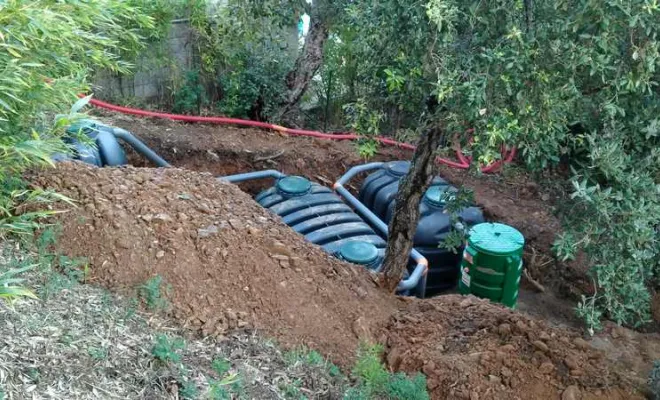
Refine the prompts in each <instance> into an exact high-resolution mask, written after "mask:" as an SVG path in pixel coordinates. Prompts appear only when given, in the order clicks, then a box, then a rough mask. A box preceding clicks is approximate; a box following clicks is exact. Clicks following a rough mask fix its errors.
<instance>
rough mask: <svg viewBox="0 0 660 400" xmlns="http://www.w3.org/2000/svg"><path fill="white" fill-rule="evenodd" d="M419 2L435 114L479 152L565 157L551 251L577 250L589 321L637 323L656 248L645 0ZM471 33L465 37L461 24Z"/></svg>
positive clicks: (539, 163) (652, 28)
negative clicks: (566, 190) (582, 261)
mask: <svg viewBox="0 0 660 400" xmlns="http://www.w3.org/2000/svg"><path fill="white" fill-rule="evenodd" d="M529 4H530V3H526V2H520V1H514V0H498V1H495V2H488V3H484V2H478V1H468V2H460V1H455V0H431V1H429V3H428V5H427V15H428V18H429V19H430V20H431V21H432V22H433V23H434V24H435V26H436V28H437V29H436V31H435V32H434V36H433V37H434V43H436V48H435V49H434V50H433V51H434V54H437V55H438V56H437V57H436V58H435V59H434V62H433V65H434V66H435V68H436V71H437V74H438V79H437V84H436V89H435V90H436V94H437V97H438V100H439V102H440V103H441V105H442V107H443V110H442V113H441V118H442V119H443V121H445V122H446V124H447V128H448V129H449V130H451V131H458V132H462V131H465V130H466V128H474V129H475V133H474V141H473V142H472V145H471V146H469V150H470V152H471V153H472V154H474V155H475V157H476V159H477V160H479V161H481V162H490V161H492V160H494V159H497V158H498V157H499V152H500V147H501V146H502V145H503V144H510V145H514V144H515V145H517V146H518V147H519V148H520V150H521V152H520V154H521V156H522V158H523V160H524V161H525V163H526V164H527V166H528V167H529V168H531V169H542V168H547V167H549V166H552V165H555V164H557V163H558V162H559V161H560V160H565V161H566V162H568V163H570V165H571V166H572V167H573V169H572V177H571V182H572V185H573V190H572V195H571V198H572V200H573V201H572V202H570V204H569V205H570V208H568V209H566V210H565V215H566V222H567V224H566V226H567V232H566V233H565V234H563V235H562V236H560V237H559V238H558V241H557V243H556V246H555V249H556V251H557V252H558V256H559V257H560V258H562V259H565V260H567V259H570V258H572V257H573V256H574V255H575V254H577V252H578V251H585V252H586V253H587V255H588V256H589V259H590V262H591V264H592V265H593V267H592V269H591V273H592V276H593V279H594V281H595V286H596V289H597V290H596V293H595V294H593V296H592V297H591V298H586V299H584V300H583V301H582V302H581V303H580V304H579V306H578V312H579V314H580V315H581V316H583V317H584V318H586V320H587V322H588V324H589V325H590V327H591V328H597V326H598V320H599V319H600V318H601V316H603V317H607V318H610V319H612V320H614V321H616V322H617V323H620V324H631V325H638V324H641V323H644V322H645V321H647V320H648V319H649V293H648V287H649V286H650V285H655V284H657V274H658V272H660V268H659V266H660V263H659V262H658V260H659V257H658V254H660V248H659V245H658V240H657V233H658V232H657V227H658V224H659V223H660V203H659V201H658V199H659V196H658V194H660V186H659V183H658V176H659V174H660V151H659V150H658V148H659V146H658V144H660V143H659V139H658V129H657V127H658V117H657V115H658V112H659V111H660V101H658V92H657V82H658V78H659V71H660V69H659V68H658V67H659V66H660V53H659V48H660V42H659V41H658V39H657V37H658V33H660V25H659V24H658V23H657V21H658V16H659V15H660V7H659V6H658V4H656V2H651V1H646V0H635V1H631V2H627V3H625V4H622V3H621V2H619V1H616V0H606V1H600V2H593V1H587V0H584V1H579V2H577V3H575V2H571V1H556V2H533V3H531V4H532V5H533V6H532V8H527V6H529ZM476 32H478V35H477V34H475V33H476Z"/></svg>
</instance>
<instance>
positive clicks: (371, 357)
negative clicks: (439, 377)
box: [344, 344, 429, 400]
mask: <svg viewBox="0 0 660 400" xmlns="http://www.w3.org/2000/svg"><path fill="white" fill-rule="evenodd" d="M382 353H383V348H382V346H380V345H369V344H362V345H361V346H360V348H359V350H358V360H357V362H356V364H355V367H354V368H353V376H354V377H355V378H356V379H357V380H358V383H359V386H358V387H356V388H352V389H349V390H348V391H347V392H346V394H345V395H344V399H345V400H348V399H350V400H361V399H371V398H374V397H381V396H382V397H385V398H387V399H398V400H428V399H429V395H428V393H427V391H426V378H425V377H424V376H423V375H421V374H417V375H415V376H414V377H413V378H412V379H410V378H409V377H407V376H406V375H405V374H403V373H396V374H392V373H390V372H389V371H387V370H386V369H385V366H384V365H383V364H382V361H381V359H382Z"/></svg>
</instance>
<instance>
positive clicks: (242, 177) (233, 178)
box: [218, 169, 286, 183]
mask: <svg viewBox="0 0 660 400" xmlns="http://www.w3.org/2000/svg"><path fill="white" fill-rule="evenodd" d="M285 176H286V175H284V174H283V173H281V172H280V171H276V170H274V169H267V170H265V171H255V172H246V173H244V174H236V175H227V176H221V177H218V180H223V181H227V182H231V183H238V182H244V181H249V180H253V179H265V178H275V179H281V178H284V177H285Z"/></svg>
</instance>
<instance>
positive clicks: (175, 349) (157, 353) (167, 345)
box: [151, 335, 186, 364]
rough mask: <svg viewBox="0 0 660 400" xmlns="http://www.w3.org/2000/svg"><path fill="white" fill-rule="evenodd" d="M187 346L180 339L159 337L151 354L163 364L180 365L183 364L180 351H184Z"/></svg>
mask: <svg viewBox="0 0 660 400" xmlns="http://www.w3.org/2000/svg"><path fill="white" fill-rule="evenodd" d="M185 346H186V343H185V342H184V340H183V339H182V338H180V337H175V338H170V337H169V336H167V335H158V336H157V337H156V343H155V344H154V346H153V347H152V348H151V354H152V355H153V356H154V358H155V359H157V360H158V361H161V362H163V363H174V364H178V363H180V362H181V355H180V354H179V351H180V350H183V349H184V348H185Z"/></svg>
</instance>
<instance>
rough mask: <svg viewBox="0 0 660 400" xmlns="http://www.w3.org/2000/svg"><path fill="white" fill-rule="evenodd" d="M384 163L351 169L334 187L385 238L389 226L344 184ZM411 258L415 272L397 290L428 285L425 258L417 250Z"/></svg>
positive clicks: (412, 253) (380, 166)
mask: <svg viewBox="0 0 660 400" xmlns="http://www.w3.org/2000/svg"><path fill="white" fill-rule="evenodd" d="M383 165H384V163H382V162H375V163H369V164H364V165H358V166H355V167H353V168H351V169H349V170H348V171H347V172H346V173H345V174H344V175H342V176H341V178H339V180H337V182H336V183H335V185H334V189H335V191H336V192H337V194H339V195H340V196H342V197H343V198H344V200H346V202H347V203H348V204H350V205H351V206H353V208H355V210H356V211H357V212H358V213H359V214H360V215H362V216H363V217H364V218H366V219H367V220H368V221H369V222H371V223H372V224H373V226H375V227H376V228H377V229H378V230H379V231H380V232H381V234H383V235H384V236H385V237H387V235H388V228H387V224H385V222H383V221H382V220H381V219H380V218H378V216H376V214H374V213H373V212H372V211H371V210H370V209H368V208H367V207H366V206H365V205H364V204H362V203H361V202H360V200H358V199H356V198H355V196H353V195H352V194H351V192H349V191H348V190H346V188H345V187H344V184H345V183H347V182H348V181H349V180H351V179H352V178H353V177H355V175H357V174H359V173H361V172H365V171H370V170H374V169H379V168H382V167H383ZM410 258H411V259H412V260H413V261H415V263H417V265H416V266H415V269H414V270H413V272H412V274H410V276H409V277H408V279H404V280H401V282H400V283H399V286H398V287H397V290H399V291H402V290H410V289H413V288H415V287H417V285H418V284H419V283H420V281H421V282H422V284H423V285H424V286H425V285H426V272H427V271H428V265H429V263H428V261H427V260H426V258H425V257H424V256H422V255H421V254H420V253H419V252H418V251H417V250H415V249H412V251H411V252H410Z"/></svg>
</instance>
